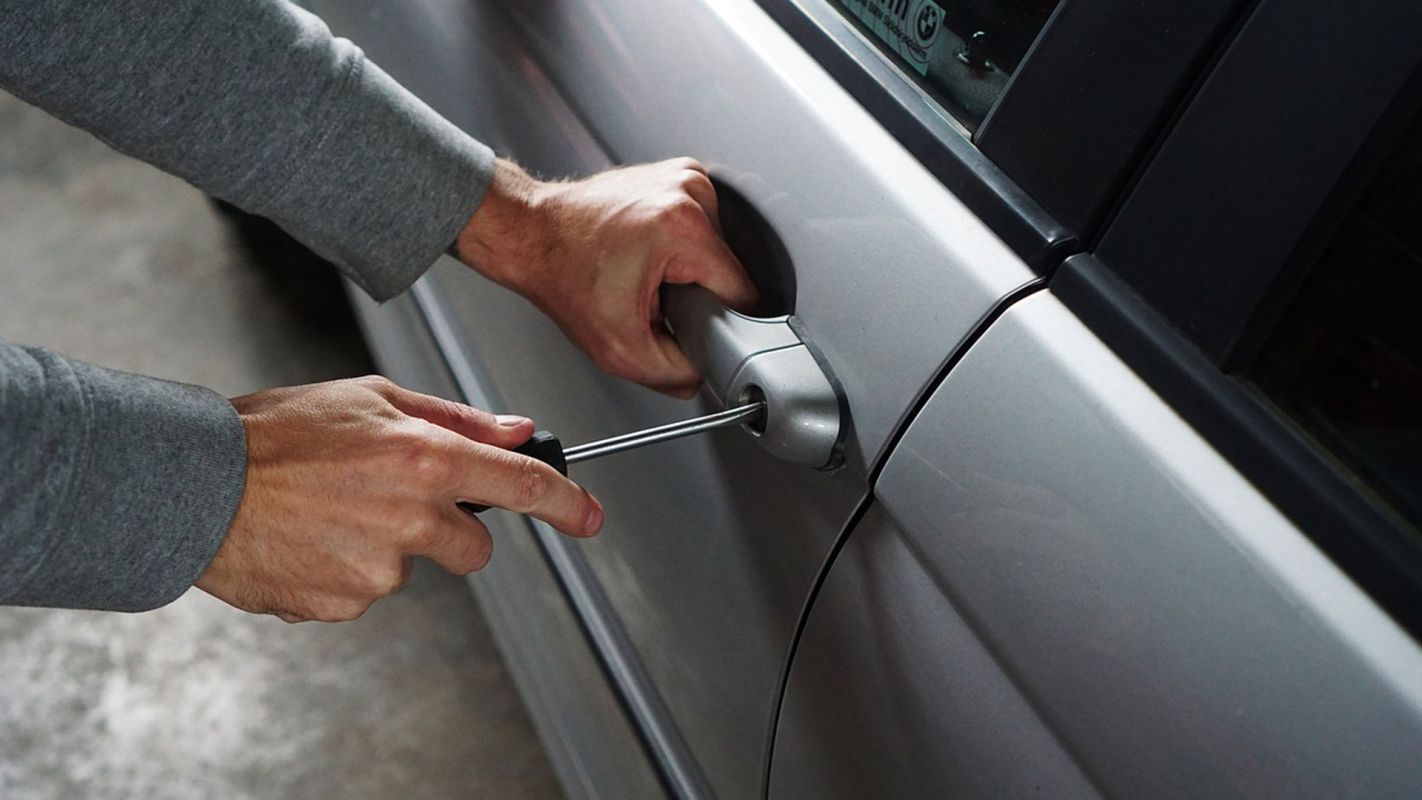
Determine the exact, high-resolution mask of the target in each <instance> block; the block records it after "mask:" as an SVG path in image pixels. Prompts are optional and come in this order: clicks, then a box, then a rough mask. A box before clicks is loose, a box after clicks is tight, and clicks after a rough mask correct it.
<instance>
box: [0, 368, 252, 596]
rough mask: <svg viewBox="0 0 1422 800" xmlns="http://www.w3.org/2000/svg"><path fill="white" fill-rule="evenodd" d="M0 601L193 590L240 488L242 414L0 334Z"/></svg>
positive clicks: (217, 399)
mask: <svg viewBox="0 0 1422 800" xmlns="http://www.w3.org/2000/svg"><path fill="white" fill-rule="evenodd" d="M0 449H3V455H0V604H5V605H33V606H57V607H66V608H98V609H109V610H116V611H142V610H146V609H150V608H155V607H157V606H160V605H163V604H164V603H167V602H169V601H171V600H173V599H175V598H177V597H178V596H179V595H181V594H182V593H183V592H185V591H187V589H188V588H189V587H190V586H192V584H193V582H194V581H196V580H197V578H198V576H199V575H200V574H202V571H203V570H204V569H206V568H207V565H208V563H209V562H210V561H211V560H212V557H213V555H214V554H215V553H216V552H217V548H218V546H219V545H221V544H222V540H223V538H224V537H225V536H226V534H227V528H228V525H229V524H230V523H231V520H232V515H233V513H234V512H235V511H236V509H237V505H238V502H239V501H240V500H241V497H242V489H243V480H244V477H245V475H246V464H247V456H246V441H245V436H244V433H243V428H242V421H241V419H239V418H238V416H237V412H236V411H235V410H234V409H233V408H232V405H231V404H230V403H228V402H227V400H225V399H224V398H222V397H221V396H220V395H217V394H215V393H213V392H211V391H209V390H207V389H202V388H199V387H196V386H186V385H183V384H177V383H168V382H166V381H160V380H156V379H154V378H144V377H140V376H137V375H127V374H124V373H121V372H112V371H109V370H104V369H100V368H98V367H93V366H90V365H88V364H82V363H79V362H73V361H67V360H65V359H63V358H61V357H59V356H57V355H55V354H53V353H51V352H49V351H47V350H43V349H39V348H23V347H17V346H14V345H9V344H5V343H0Z"/></svg>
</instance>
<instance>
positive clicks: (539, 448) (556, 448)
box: [457, 402, 765, 514]
mask: <svg viewBox="0 0 1422 800" xmlns="http://www.w3.org/2000/svg"><path fill="white" fill-rule="evenodd" d="M764 411H765V403H763V402H757V403H748V404H746V405H743V406H737V407H736V408H728V409H726V410H725V411H718V412H716V413H715V414H707V415H706V416H704V417H697V418H696V419H689V420H686V421H685V422H673V423H672V424H670V425H660V426H658V427H656V428H648V429H647V430H644V431H634V432H632V433H624V434H623V435H621V436H614V437H612V438H611V439H603V440H602V441H599V442H588V443H587V444H580V445H578V446H577V447H569V448H567V449H566V450H565V449H563V443H562V442H560V441H558V437H557V436H554V435H553V434H551V433H549V432H548V431H537V432H535V433H534V434H533V438H531V439H529V440H528V441H527V442H524V443H523V444H521V445H519V446H518V447H515V448H514V452H516V453H521V454H523V455H526V456H528V457H529V458H536V459H538V460H539V461H542V462H543V463H545V464H548V465H549V466H551V467H553V468H554V469H556V470H558V471H559V472H561V473H562V474H564V475H567V474H568V465H569V464H576V463H578V462H579V461H587V460H588V459H591V458H601V457H602V456H610V455H612V454H613V453H621V452H623V451H624V450H635V449H637V448H638V447H646V446H647V445H649V444H656V443H658V442H669V441H671V440H672V439H680V438H681V437H683V436H693V435H695V434H698V433H704V432H705V431H709V430H714V429H716V428H724V427H726V426H728V425H735V424H736V423H738V422H742V421H745V420H748V419H751V418H752V417H754V416H756V415H757V414H761V413H763V412H764ZM457 505H458V506H459V507H460V508H462V509H464V510H465V511H468V512H469V513H471V514H482V513H484V512H485V511H488V510H489V507H488V506H486V505H484V504H482V503H471V502H468V501H460V502H459V503H457Z"/></svg>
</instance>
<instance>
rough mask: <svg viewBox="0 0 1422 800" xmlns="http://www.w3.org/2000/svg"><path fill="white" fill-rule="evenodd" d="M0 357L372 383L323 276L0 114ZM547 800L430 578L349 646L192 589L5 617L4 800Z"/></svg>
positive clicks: (151, 177) (483, 650)
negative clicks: (44, 351) (98, 608)
mask: <svg viewBox="0 0 1422 800" xmlns="http://www.w3.org/2000/svg"><path fill="white" fill-rule="evenodd" d="M0 337H3V338H6V339H9V340H11V341H17V342H24V343H29V344H41V345H45V346H48V347H51V348H53V349H55V350H57V351H59V352H61V353H64V354H66V355H69V356H72V357H75V358H80V359H83V360H87V361H91V362H94V363H98V364H103V365H105V366H111V367H116V368H120V369H125V370H129V371H133V372H142V373H147V374H151V375H157V376H160V377H165V378H169V379H175V380H182V381H188V382H192V383H202V384H205V385H207V386H211V387H213V388H215V389H217V390H218V391H221V392H224V393H226V394H228V395H229V396H231V395H236V394H241V393H245V392H249V391H253V390H256V389H259V388H262V387H266V386H272V385H278V384H291V383H304V382H310V381H317V380H324V379H329V378H336V377H342V376H349V375H355V374H361V373H363V372H367V371H369V370H370V366H369V363H368V360H367V356H366V353H365V350H364V347H363V345H362V344H361V343H360V340H359V334H358V333H357V332H356V331H355V329H354V326H353V322H352V320H351V318H350V316H349V312H348V310H347V307H346V306H345V301H344V298H342V297H341V295H340V292H339V285H338V284H336V283H335V282H334V281H333V279H332V278H331V276H330V274H329V272H328V271H326V270H324V269H322V268H321V267H320V266H316V265H313V264H311V263H310V261H309V259H307V258H305V257H304V256H303V255H302V254H301V253H300V252H298V251H294V250H293V249H292V248H290V247H289V246H287V245H285V244H284V243H283V242H282V241H281V240H280V239H279V238H273V237H271V236H268V235H264V234H262V233H261V232H260V231H258V232H257V233H256V234H254V235H253V236H250V237H248V238H247V239H244V238H243V237H242V236H240V235H238V232H237V230H236V229H235V228H234V225H233V224H232V221H231V220H230V219H228V218H227V217H224V216H223V215H222V214H220V213H218V212H217V211H216V210H215V209H214V207H213V205H212V204H211V203H209V202H208V201H207V200H206V199H205V198H204V197H203V195H202V194H201V193H200V192H198V191H197V190H195V189H193V188H192V187H190V186H188V185H186V184H184V183H182V182H181V181H178V180H176V179H174V178H171V177H168V176H166V175H163V174H161V173H159V172H158V171H156V170H154V169H152V168H149V167H147V166H145V165H143V164H140V163H137V162H135V161H132V160H130V159H127V158H124V157H123V156H120V155H118V154H116V153H114V152H112V151H111V150H109V149H108V148H106V147H105V146H104V145H102V144H100V143H99V142H97V141H96V140H94V139H92V138H90V137H89V136H88V135H86V134H84V133H81V132H79V131H76V130H73V129H70V128H68V127H66V126H64V125H62V124H60V123H58V122H55V121H54V120H52V119H50V118H48V117H46V116H45V115H43V114H42V113H41V112H38V111H36V110H34V109H32V108H30V107H29V106H27V105H24V104H23V103H20V102H19V101H17V100H14V99H12V98H10V97H8V96H4V95H0ZM0 447H3V443H0ZM2 458H3V456H0V459H2ZM0 464H3V462H2V461H0ZM557 794H558V791H557V788H556V784H555V783H554V780H553V778H552V774H551V771H550V768H549V766H548V763H547V760H546V758H545V756H544V754H543V751H542V749H541V748H540V746H539V744H538V742H537V739H536V738H535V736H534V733H533V731H532V729H531V726H530V723H529V721H528V719H527V716H526V715H525V713H524V711H523V709H522V707H521V705H520V704H519V701H518V698H517V696H516V694H515V692H514V689H513V686H512V684H511V682H510V680H509V676H508V674H507V673H506V671H505V669H504V666H503V664H502V662H501V661H500V659H499V657H498V655H497V653H496V652H495V649H494V645H493V642H492V641H491V639H490V635H489V632H488V630H487V629H486V627H485V626H484V623H483V620H482V618H481V617H480V616H479V614H478V611H477V609H476V607H475V606H474V603H473V601H472V599H471V597H470V595H469V592H468V589H467V587H466V586H465V585H464V584H463V582H462V581H461V580H460V579H458V578H453V577H450V576H447V575H445V574H444V573H442V572H440V571H439V570H438V569H436V568H432V567H430V566H429V565H421V568H420V569H419V570H417V572H416V575H415V577H414V579H413V580H412V581H411V584H410V586H409V587H407V588H406V590H405V591H404V592H402V593H401V594H399V595H397V596H396V597H395V598H393V599H391V600H387V601H385V602H384V603H382V604H377V605H376V607H375V608H374V609H372V610H371V611H370V612H369V613H368V614H367V615H366V616H365V617H364V618H362V619H361V620H359V621H357V622H354V623H350V624H346V625H337V626H323V625H315V624H306V625H296V626H290V625H286V624H284V623H281V622H278V621H277V620H275V619H271V618H264V617H254V616H249V615H245V614H242V613H240V612H238V611H236V610H234V609H231V608H229V607H227V606H226V605H223V604H222V603H220V602H219V601H217V600H214V599H212V598H211V597H209V596H207V595H205V594H203V593H202V592H200V591H197V590H193V591H191V592H189V593H188V594H187V595H186V596H184V597H183V598H182V599H181V600H179V601H178V602H176V603H174V604H172V605H170V606H168V607H166V608H163V609H161V610H159V611H155V612H152V613H148V614H141V615H121V614H105V613H97V612H80V611H54V610H40V609H0V797H4V798H6V799H7V800H37V799H38V798H78V797H115V798H117V797H143V798H150V799H152V800H160V799H161V798H193V797H214V798H326V797H330V798H336V797H340V798H391V797H411V798H414V797H419V798H446V797H491V798H525V797H526V798H534V797H555V796H557Z"/></svg>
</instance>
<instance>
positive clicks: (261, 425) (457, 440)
mask: <svg viewBox="0 0 1422 800" xmlns="http://www.w3.org/2000/svg"><path fill="white" fill-rule="evenodd" d="M232 404H233V406H235V407H236V408H237V411H238V413H239V414H240V415H241V417H242V424H243V425H244V426H245V428H246V431H247V484H246V488H245V489H244V491H243V493H242V502H241V503H240V505H239V506H238V508H237V513H236V515H235V517H234V518H233V520H232V525H231V527H230V528H229V530H228V533H227V539H226V540H225V541H224V542H223V543H222V546H221V547H220V548H219V549H218V551H217V556H216V558H214V559H213V562H212V564H211V565H210V566H209V567H208V569H207V571H206V572H204V573H203V575H202V577H200V578H199V579H198V582H197V585H198V587H199V588H201V589H203V590H205V591H207V592H209V593H210V594H212V595H215V596H216V597H218V598H220V599H222V600H225V601H226V602H228V603H230V604H232V605H234V606H236V607H238V608H241V609H244V610H246V611H251V612H254V613H259V614H275V615H277V616H279V617H281V618H282V619H284V620H286V621H288V622H299V621H303V620H324V621H330V622H334V621H340V620H349V619H355V618H356V617H358V616H360V615H361V614H362V613H364V611H365V610H366V609H367V608H368V607H370V604H371V603H373V602H375V601H376V600H378V599H380V598H381V597H384V596H386V595H389V594H392V593H394V592H395V591H397V590H398V589H399V588H400V587H401V586H402V585H403V584H404V582H405V580H406V579H407V578H408V577H409V574H410V567H411V557H413V556H427V557H428V558H430V559H432V560H434V561H435V562H436V563H438V564H439V565H440V566H442V567H444V568H445V569H446V570H448V571H450V572H453V573H456V574H461V575H462V574H466V573H469V572H473V571H475V570H478V569H481V568H482V567H483V566H484V565H485V564H487V563H488V561H489V555H490V553H491V552H492V551H493V541H492V539H490V537H489V531H488V529H487V528H485V527H484V524H483V523H481V522H480V521H479V520H477V519H475V518H474V517H473V516H471V515H469V514H467V513H465V512H464V511H461V510H460V509H458V508H457V507H456V506H455V503H456V502H458V501H462V500H467V501H470V502H474V503H482V504H485V505H490V506H498V507H500V508H507V509H510V510H512V511H517V512H520V513H524V514H529V515H531V516H534V517H537V518H539V519H542V520H544V521H545V522H547V523H549V524H551V525H553V526H554V527H556V528H558V529H559V530H561V531H563V532H564V533H566V534H569V535H572V536H592V535H594V534H596V533H597V531H598V529H599V528H600V527H601V526H602V518H603V516H602V506H601V505H599V504H598V502H597V500H595V499H593V497H592V495H590V494H588V493H587V492H586V491H585V490H583V489H581V488H579V487H578V486H577V485H576V484H574V483H573V482H572V481H569V480H568V479H567V478H565V477H563V476H562V475H560V474H558V472H557V471H556V470H554V469H553V468H552V467H550V466H548V465H547V464H544V463H543V462H541V461H538V460H536V459H532V458H528V457H527V456H523V455H520V454H518V453H514V452H510V450H509V448H512V447H517V446H519V445H520V444H523V443H524V442H525V441H527V440H528V438H529V436H531V435H532V434H533V423H532V422H531V421H530V420H528V419H525V418H523V417H511V416H500V417H496V416H494V415H493V414H490V413H488V412H485V411H479V410H477V409H474V408H470V407H468V406H464V405H460V404H458V403H452V402H449V401H447V400H441V399H439V398H436V397H430V396H428V395H422V394H417V393H415V392H411V391H407V390H405V389H402V388H400V387H398V386H396V385H395V384H393V383H391V382H390V381H388V380H385V379H384V378H379V377H370V378H357V379H355V380H346V381H336V382H333V383H321V384H315V385H312V386H297V387H293V388H288V389H273V390H270V391H266V392H259V393H257V394H252V395H247V396H246V397H239V398H236V399H235V400H233V401H232Z"/></svg>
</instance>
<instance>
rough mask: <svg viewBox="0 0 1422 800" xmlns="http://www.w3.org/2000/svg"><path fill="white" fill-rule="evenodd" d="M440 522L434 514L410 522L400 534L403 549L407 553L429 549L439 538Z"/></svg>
mask: <svg viewBox="0 0 1422 800" xmlns="http://www.w3.org/2000/svg"><path fill="white" fill-rule="evenodd" d="M440 523H441V520H440V519H439V518H438V516H437V515H435V514H431V515H430V516H429V517H427V518H425V519H419V520H415V521H413V522H411V523H410V524H409V525H407V526H406V527H405V529H404V531H403V532H402V533H401V535H400V543H401V544H402V545H403V546H404V550H405V551H406V552H408V553H423V552H425V551H427V550H429V549H430V548H431V547H433V546H434V543H435V542H436V541H438V540H439V526H440Z"/></svg>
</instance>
